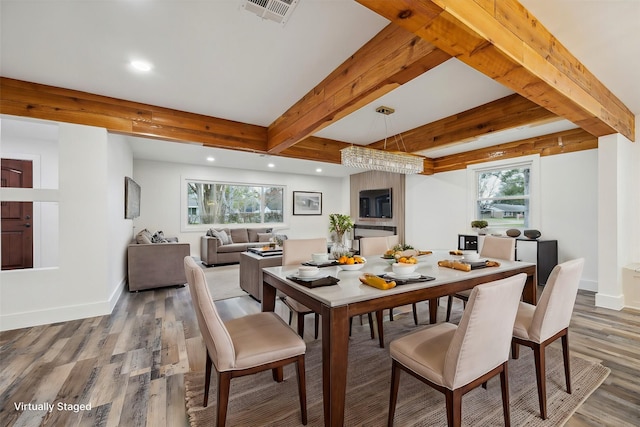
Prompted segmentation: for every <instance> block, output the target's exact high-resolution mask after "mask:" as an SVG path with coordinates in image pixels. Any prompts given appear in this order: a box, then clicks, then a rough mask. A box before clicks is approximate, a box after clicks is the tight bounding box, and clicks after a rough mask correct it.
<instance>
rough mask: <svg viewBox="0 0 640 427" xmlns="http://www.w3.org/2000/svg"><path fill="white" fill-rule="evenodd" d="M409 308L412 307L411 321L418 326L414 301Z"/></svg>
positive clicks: (416, 308)
mask: <svg viewBox="0 0 640 427" xmlns="http://www.w3.org/2000/svg"><path fill="white" fill-rule="evenodd" d="M411 308H412V309H413V323H414V324H415V325H416V326H418V306H417V305H416V303H415V302H414V303H413V304H411ZM429 310H431V307H429Z"/></svg>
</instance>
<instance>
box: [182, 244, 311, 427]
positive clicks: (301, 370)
mask: <svg viewBox="0 0 640 427" xmlns="http://www.w3.org/2000/svg"><path fill="white" fill-rule="evenodd" d="M184 269H185V273H186V276H187V282H188V284H189V293H190V294H191V300H192V302H193V307H194V310H195V312H196V318H197V319H198V326H199V327H200V332H201V334H202V338H203V340H204V344H205V349H206V352H207V358H206V362H205V385H204V401H203V406H204V407H206V406H207V405H208V403H209V386H210V384H211V367H212V366H213V367H215V370H216V372H217V373H218V375H217V377H218V378H217V379H218V389H217V402H216V403H217V413H216V424H217V426H218V427H224V425H225V423H226V418H227V407H228V403H229V391H230V387H231V380H232V379H233V378H237V377H242V376H245V375H251V374H254V373H257V372H262V371H266V370H269V369H270V370H271V371H272V374H273V379H274V380H275V381H277V382H282V381H283V377H284V372H283V366H285V365H288V364H292V363H294V364H295V365H296V377H297V381H298V397H299V400H300V413H301V418H302V424H304V425H306V424H307V391H306V379H305V366H304V358H305V353H306V345H305V343H304V340H303V339H302V338H300V337H299V336H298V335H297V334H296V333H295V332H294V331H293V330H291V328H290V327H289V326H287V324H286V323H285V322H284V321H283V320H282V319H281V318H280V317H279V316H278V315H277V314H275V313H273V312H262V313H256V314H250V315H248V316H244V317H240V318H236V319H232V320H229V321H227V322H223V321H222V319H221V317H220V315H219V314H218V310H217V309H216V306H215V304H214V302H213V299H212V298H211V294H210V293H209V288H208V286H207V279H206V278H205V275H204V272H203V271H202V269H201V268H200V267H199V266H198V264H197V263H196V262H195V261H194V260H193V258H192V257H190V256H186V257H185V258H184Z"/></svg>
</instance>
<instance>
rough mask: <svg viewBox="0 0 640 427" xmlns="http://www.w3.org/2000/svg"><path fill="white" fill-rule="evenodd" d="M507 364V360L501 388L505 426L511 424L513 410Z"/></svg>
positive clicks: (501, 378)
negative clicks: (511, 408)
mask: <svg viewBox="0 0 640 427" xmlns="http://www.w3.org/2000/svg"><path fill="white" fill-rule="evenodd" d="M507 365H508V363H507V362H505V363H503V364H502V372H500V388H501V389H502V413H503V414H504V425H505V427H509V426H511V411H510V409H509V375H508V374H509V373H508V371H507ZM485 384H486V383H485Z"/></svg>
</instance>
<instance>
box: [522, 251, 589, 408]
mask: <svg viewBox="0 0 640 427" xmlns="http://www.w3.org/2000/svg"><path fill="white" fill-rule="evenodd" d="M583 267H584V259H583V258H578V259H574V260H571V261H566V262H564V263H562V264H559V265H556V266H555V267H554V268H553V270H552V271H551V275H550V276H549V280H548V281H547V283H546V285H545V286H544V289H543V290H542V294H541V295H540V300H539V301H538V304H537V305H532V304H528V303H526V302H520V306H519V307H518V315H517V316H516V323H515V325H514V327H513V341H512V344H511V345H512V347H511V352H512V354H511V355H512V357H513V358H514V359H517V358H518V356H519V354H518V353H519V352H518V350H519V347H518V346H519V344H522V345H525V346H527V347H530V348H531V349H532V350H533V356H534V360H535V365H536V379H537V382H538V402H539V404H540V415H541V416H542V419H543V420H546V419H547V391H546V388H547V384H546V369H545V349H546V348H547V346H548V345H549V344H551V343H552V342H554V341H555V340H557V339H558V338H560V339H561V340H562V354H563V359H564V377H565V383H566V386H567V393H569V394H571V373H570V366H569V322H570V321H571V314H572V313H573V306H574V304H575V301H576V295H577V293H578V285H579V283H580V277H581V276H582V269H583Z"/></svg>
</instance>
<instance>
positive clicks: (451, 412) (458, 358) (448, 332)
mask: <svg viewBox="0 0 640 427" xmlns="http://www.w3.org/2000/svg"><path fill="white" fill-rule="evenodd" d="M526 278H527V275H526V274H524V273H522V274H518V275H515V276H511V277H507V278H505V279H500V280H496V281H494V282H489V283H486V284H483V285H478V286H476V287H475V288H473V290H472V291H471V295H470V297H469V302H468V304H467V309H466V310H465V311H464V313H463V315H462V319H461V320H460V323H459V324H458V326H456V325H454V324H452V323H448V322H444V323H439V324H437V325H434V326H427V327H426V328H424V329H421V330H419V331H417V332H413V333H411V334H408V335H405V336H403V337H401V338H398V339H396V340H394V341H392V342H391V345H390V353H391V358H392V371H391V393H390V398H389V419H388V425H389V426H393V418H394V416H395V409H396V402H397V400H398V389H399V387H400V373H401V372H402V371H405V372H407V373H409V374H411V375H413V376H414V377H416V378H417V379H419V380H421V381H422V382H424V383H425V384H427V385H429V386H431V387H433V388H434V389H436V390H438V391H440V392H441V393H444V395H445V402H446V410H447V424H448V425H449V426H459V425H460V423H461V420H462V396H463V395H464V394H465V393H467V392H468V391H471V390H472V389H474V388H476V387H478V386H479V385H481V384H483V383H486V382H487V381H488V380H489V379H490V378H493V377H494V376H496V375H498V374H499V375H500V384H501V390H502V412H503V415H504V423H505V425H506V426H509V425H510V418H511V416H510V410H509V382H508V370H507V364H508V361H509V345H510V342H511V335H512V332H513V324H514V322H515V318H516V313H517V311H518V302H519V301H520V296H521V295H522V290H523V289H524V284H525V280H526Z"/></svg>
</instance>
